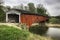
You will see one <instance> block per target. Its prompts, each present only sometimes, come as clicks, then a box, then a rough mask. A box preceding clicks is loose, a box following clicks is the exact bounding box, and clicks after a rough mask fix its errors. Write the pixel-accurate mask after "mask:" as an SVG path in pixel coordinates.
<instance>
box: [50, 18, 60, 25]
mask: <svg viewBox="0 0 60 40" xmlns="http://www.w3.org/2000/svg"><path fill="white" fill-rule="evenodd" d="M49 22H50V23H52V24H60V19H58V18H51V19H50V20H49Z"/></svg>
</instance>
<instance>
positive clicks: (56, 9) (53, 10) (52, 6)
mask: <svg viewBox="0 0 60 40" xmlns="http://www.w3.org/2000/svg"><path fill="white" fill-rule="evenodd" d="M45 3H46V7H47V10H48V11H49V13H50V15H52V16H57V15H60V0H45Z"/></svg>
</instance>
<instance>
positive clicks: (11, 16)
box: [8, 14, 19, 23]
mask: <svg viewBox="0 0 60 40" xmlns="http://www.w3.org/2000/svg"><path fill="white" fill-rule="evenodd" d="M8 22H10V23H19V15H17V14H8Z"/></svg>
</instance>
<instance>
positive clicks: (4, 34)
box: [0, 25, 29, 40]
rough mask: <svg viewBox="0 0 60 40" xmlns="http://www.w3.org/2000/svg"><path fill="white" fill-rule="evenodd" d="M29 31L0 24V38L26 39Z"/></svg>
mask: <svg viewBox="0 0 60 40" xmlns="http://www.w3.org/2000/svg"><path fill="white" fill-rule="evenodd" d="M28 35H29V32H27V31H24V30H20V29H17V28H14V27H8V26H5V25H1V26H0V40H27V37H28Z"/></svg>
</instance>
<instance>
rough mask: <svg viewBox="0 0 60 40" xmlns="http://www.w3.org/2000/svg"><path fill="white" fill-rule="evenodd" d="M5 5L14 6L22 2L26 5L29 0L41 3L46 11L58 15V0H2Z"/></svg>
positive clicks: (59, 4)
mask: <svg viewBox="0 0 60 40" xmlns="http://www.w3.org/2000/svg"><path fill="white" fill-rule="evenodd" d="M4 1H5V4H6V5H10V6H14V5H15V6H16V5H20V4H21V3H23V4H24V5H26V4H27V3H29V2H33V3H35V4H39V3H41V4H43V5H44V7H45V8H47V10H48V12H49V13H50V15H52V16H56V15H60V0H4Z"/></svg>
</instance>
